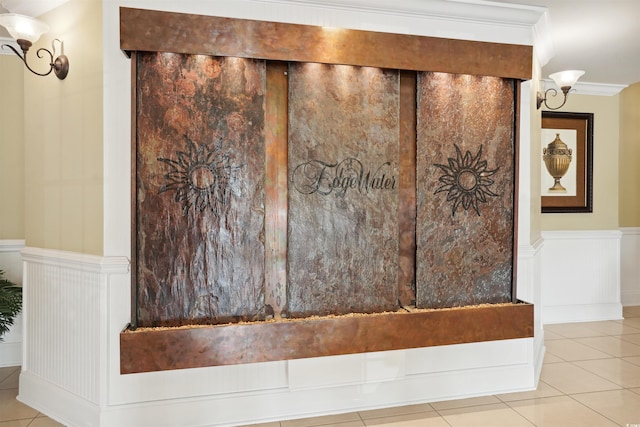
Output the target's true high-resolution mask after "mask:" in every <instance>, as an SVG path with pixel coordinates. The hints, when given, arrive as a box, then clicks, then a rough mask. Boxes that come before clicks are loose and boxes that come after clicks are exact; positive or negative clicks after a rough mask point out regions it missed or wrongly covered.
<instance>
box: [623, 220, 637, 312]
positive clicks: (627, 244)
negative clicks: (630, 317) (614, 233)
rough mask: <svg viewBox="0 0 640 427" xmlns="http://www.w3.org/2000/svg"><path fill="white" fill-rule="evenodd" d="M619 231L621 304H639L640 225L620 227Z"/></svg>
mask: <svg viewBox="0 0 640 427" xmlns="http://www.w3.org/2000/svg"><path fill="white" fill-rule="evenodd" d="M620 232H621V233H622V240H621V241H620V256H621V260H620V290H621V292H620V293H621V299H622V305H623V306H630V305H640V227H625V228H621V229H620Z"/></svg>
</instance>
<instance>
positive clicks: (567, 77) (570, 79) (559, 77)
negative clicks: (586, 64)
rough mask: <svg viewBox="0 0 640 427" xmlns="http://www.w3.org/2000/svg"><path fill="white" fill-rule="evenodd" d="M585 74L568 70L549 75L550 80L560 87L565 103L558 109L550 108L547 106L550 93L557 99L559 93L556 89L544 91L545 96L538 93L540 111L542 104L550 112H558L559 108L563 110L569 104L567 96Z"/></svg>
mask: <svg viewBox="0 0 640 427" xmlns="http://www.w3.org/2000/svg"><path fill="white" fill-rule="evenodd" d="M583 74H584V71H582V70H567V71H560V72H557V73H553V74H549V78H550V79H552V80H553V81H554V82H555V83H556V85H558V87H559V88H560V90H561V91H562V93H563V94H564V101H562V104H560V105H558V106H557V107H549V104H547V98H548V96H549V92H551V93H552V95H553V97H556V95H558V91H557V90H556V89H555V88H549V89H547V90H546V91H544V95H542V93H541V92H540V91H538V95H537V97H536V105H537V107H538V110H539V109H540V107H541V106H542V104H544V106H545V107H547V108H548V109H549V110H557V109H559V108H562V106H564V104H566V103H567V95H568V94H569V91H570V90H571V87H572V86H574V85H575V84H576V82H577V81H578V79H579V78H580V76H582V75H583Z"/></svg>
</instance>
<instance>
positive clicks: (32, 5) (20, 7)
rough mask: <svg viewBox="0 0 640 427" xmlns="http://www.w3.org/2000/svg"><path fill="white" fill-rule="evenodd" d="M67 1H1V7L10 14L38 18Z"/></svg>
mask: <svg viewBox="0 0 640 427" xmlns="http://www.w3.org/2000/svg"><path fill="white" fill-rule="evenodd" d="M68 1H69V0H2V6H3V7H4V8H5V9H7V10H8V11H9V12H11V13H19V14H22V15H28V16H33V17H34V18H37V17H38V16H40V15H42V14H44V13H47V12H49V11H50V10H53V9H55V8H57V7H60V6H62V5H63V4H65V3H67V2H68Z"/></svg>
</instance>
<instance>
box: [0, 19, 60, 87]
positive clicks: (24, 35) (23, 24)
mask: <svg viewBox="0 0 640 427" xmlns="http://www.w3.org/2000/svg"><path fill="white" fill-rule="evenodd" d="M0 25H2V26H3V27H5V28H6V29H7V31H9V34H10V35H11V37H13V38H14V39H15V40H16V42H17V43H18V46H20V49H22V55H20V53H19V52H18V51H17V50H16V49H15V48H14V47H13V46H10V45H8V44H3V45H2V47H3V48H5V47H6V48H9V49H11V50H12V51H13V53H15V54H16V55H18V57H19V58H20V59H21V60H22V62H24V65H25V66H26V67H27V69H28V70H29V71H31V72H32V73H33V74H37V75H38V76H47V75H49V74H51V72H52V71H53V72H54V73H55V75H56V76H57V77H58V78H59V79H60V80H64V78H65V77H67V74H68V73H69V59H68V58H67V56H66V55H60V56H58V57H56V58H55V59H54V58H53V57H54V56H55V54H56V49H55V45H54V43H55V42H56V41H57V42H58V43H60V49H61V50H63V45H62V42H61V41H60V40H59V39H54V40H53V42H51V51H50V50H48V49H45V48H43V47H41V48H40V49H38V50H37V52H36V55H37V56H38V58H42V55H43V52H46V53H47V54H48V55H49V57H50V60H49V66H50V68H49V71H47V72H45V73H39V72H37V71H35V70H34V69H32V68H31V67H30V66H29V64H28V63H27V52H28V51H29V48H30V47H31V46H32V45H33V44H34V43H35V42H36V41H38V39H39V38H40V36H41V35H42V34H44V33H46V32H47V31H49V26H48V25H47V24H45V23H44V22H42V21H39V20H37V19H35V18H31V17H30V16H25V15H18V14H16V13H3V14H0Z"/></svg>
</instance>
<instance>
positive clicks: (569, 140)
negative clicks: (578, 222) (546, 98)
mask: <svg viewBox="0 0 640 427" xmlns="http://www.w3.org/2000/svg"><path fill="white" fill-rule="evenodd" d="M540 156H541V157H542V171H541V173H540V176H541V181H542V182H541V196H542V213H575V212H593V113H566V112H557V111H543V112H542V152H541V153H540Z"/></svg>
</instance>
